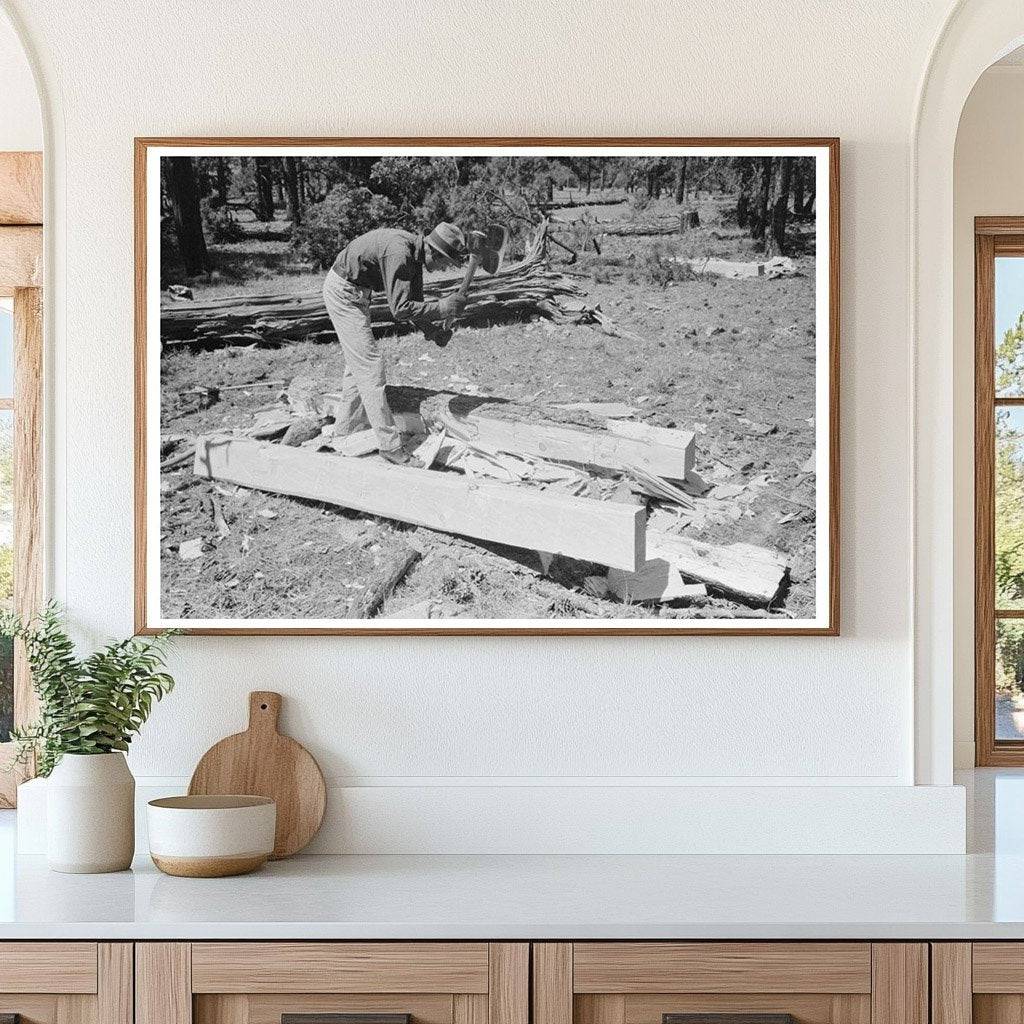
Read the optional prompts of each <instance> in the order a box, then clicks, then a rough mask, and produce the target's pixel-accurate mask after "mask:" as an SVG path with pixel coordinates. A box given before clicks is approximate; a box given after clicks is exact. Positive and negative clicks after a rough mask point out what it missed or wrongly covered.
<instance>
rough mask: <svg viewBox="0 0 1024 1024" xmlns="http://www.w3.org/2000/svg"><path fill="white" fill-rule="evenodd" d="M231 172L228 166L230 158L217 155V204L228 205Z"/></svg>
mask: <svg viewBox="0 0 1024 1024" xmlns="http://www.w3.org/2000/svg"><path fill="white" fill-rule="evenodd" d="M230 182H231V174H230V171H229V168H228V158H227V157H225V156H219V157H217V205H218V206H227V204H228V189H229V188H230Z"/></svg>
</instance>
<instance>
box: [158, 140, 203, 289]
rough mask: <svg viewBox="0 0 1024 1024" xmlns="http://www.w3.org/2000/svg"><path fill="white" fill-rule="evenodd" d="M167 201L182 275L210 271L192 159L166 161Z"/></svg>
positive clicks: (174, 158)
mask: <svg viewBox="0 0 1024 1024" xmlns="http://www.w3.org/2000/svg"><path fill="white" fill-rule="evenodd" d="M167 197H168V199H169V200H170V203H171V221H172V223H173V224H174V233H175V235H176V236H177V239H178V251H179V253H180V255H181V262H182V264H183V265H184V267H185V273H186V274H189V275H193V274H203V273H205V272H206V271H207V270H209V269H210V258H209V255H208V254H207V252H206V239H205V238H204V237H203V220H202V217H201V216H200V214H199V188H198V186H197V185H196V169H195V165H194V164H193V163H192V157H190V156H171V157H167Z"/></svg>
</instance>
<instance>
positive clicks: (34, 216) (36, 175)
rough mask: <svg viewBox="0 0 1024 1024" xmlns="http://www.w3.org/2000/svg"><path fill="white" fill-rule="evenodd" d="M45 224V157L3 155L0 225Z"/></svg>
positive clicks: (1, 162)
mask: <svg viewBox="0 0 1024 1024" xmlns="http://www.w3.org/2000/svg"><path fill="white" fill-rule="evenodd" d="M42 223H43V154H42V153H27V152H11V153H0V224H42Z"/></svg>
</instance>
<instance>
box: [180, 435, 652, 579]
mask: <svg viewBox="0 0 1024 1024" xmlns="http://www.w3.org/2000/svg"><path fill="white" fill-rule="evenodd" d="M195 471H196V474H197V475H198V476H202V477H207V478H208V479H211V480H223V481H226V482H228V483H234V484H240V485H241V486H243V487H254V488H256V489H258V490H263V491H272V492H275V493H278V494H291V495H294V496H295V497H299V498H307V499H310V500H313V501H324V502H328V503H330V504H332V505H340V506H342V507H343V508H353V509H358V510H359V511H361V512H368V513H370V514H371V515H376V516H382V517H384V518H385V519H397V520H399V521H401V522H405V523H415V524H416V525H417V526H425V527H428V528H429V529H432V530H441V531H443V532H445V533H454V534H461V535H463V536H466V537H474V538H476V539H478V540H486V541H493V542H495V543H499V544H508V545H509V546H511V547H517V548H527V549H532V550H541V551H547V552H551V553H553V554H560V555H566V556H568V557H570V558H576V559H579V560H581V561H587V562H596V563H598V564H599V565H607V566H611V567H614V568H617V569H628V570H630V571H631V572H633V571H635V570H636V568H637V566H638V565H642V564H643V562H644V546H645V543H644V535H645V528H646V520H647V514H646V511H645V510H644V509H642V508H640V507H639V506H636V505H627V504H624V503H620V502H615V501H594V500H593V499H590V498H572V497H566V496H562V495H553V494H550V493H547V492H543V491H535V490H532V489H530V488H526V487H509V486H506V485H504V484H499V483H493V484H492V483H480V482H479V481H476V480H467V479H466V478H465V477H462V476H458V475H456V474H454V473H435V472H431V471H430V470H426V469H412V468H410V467H408V466H392V465H389V464H387V463H385V462H383V461H379V460H376V459H351V458H346V457H345V456H341V455H330V454H324V453H321V452H310V451H305V450H302V449H298V448H289V447H284V446H283V445H277V444H267V443H264V442H260V441H249V440H246V439H242V438H228V437H206V438H201V439H200V441H199V443H198V444H197V446H196V462H195Z"/></svg>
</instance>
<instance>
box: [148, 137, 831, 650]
mask: <svg viewBox="0 0 1024 1024" xmlns="http://www.w3.org/2000/svg"><path fill="white" fill-rule="evenodd" d="M135 170H136V183H135V202H136V209H135V218H136V219H135V241H136V282H135V301H136V460H135V461H136V498H135V515H136V620H137V622H136V625H137V628H138V630H139V631H140V632H152V631H154V630H158V629H163V628H167V627H178V628H182V629H185V630H188V631H191V632H196V633H263V634H270V633H306V634H310V633H338V634H360V635H362V634H509V635H511V634H556V635H577V634H616V635H633V634H635V635H645V634H646V635H653V634H662V635H676V634H709V633H715V634H744V635H750V634H820V635H835V634H836V633H838V630H839V618H838V616H839V573H838V566H839V536H838V522H839V507H838V506H839V458H838V456H839V451H838V438H839V429H838V424H839V402H838V394H839V381H838V366H839V361H838V355H839V292H838V288H839V142H838V140H837V139H799V138H797V139H671V138H647V139H602V138H594V139H424V138H409V139H362V138H360V139H230V138H227V139H180V138H176V139H171V138H167V139H159V138H146V139H137V140H136V160H135Z"/></svg>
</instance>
